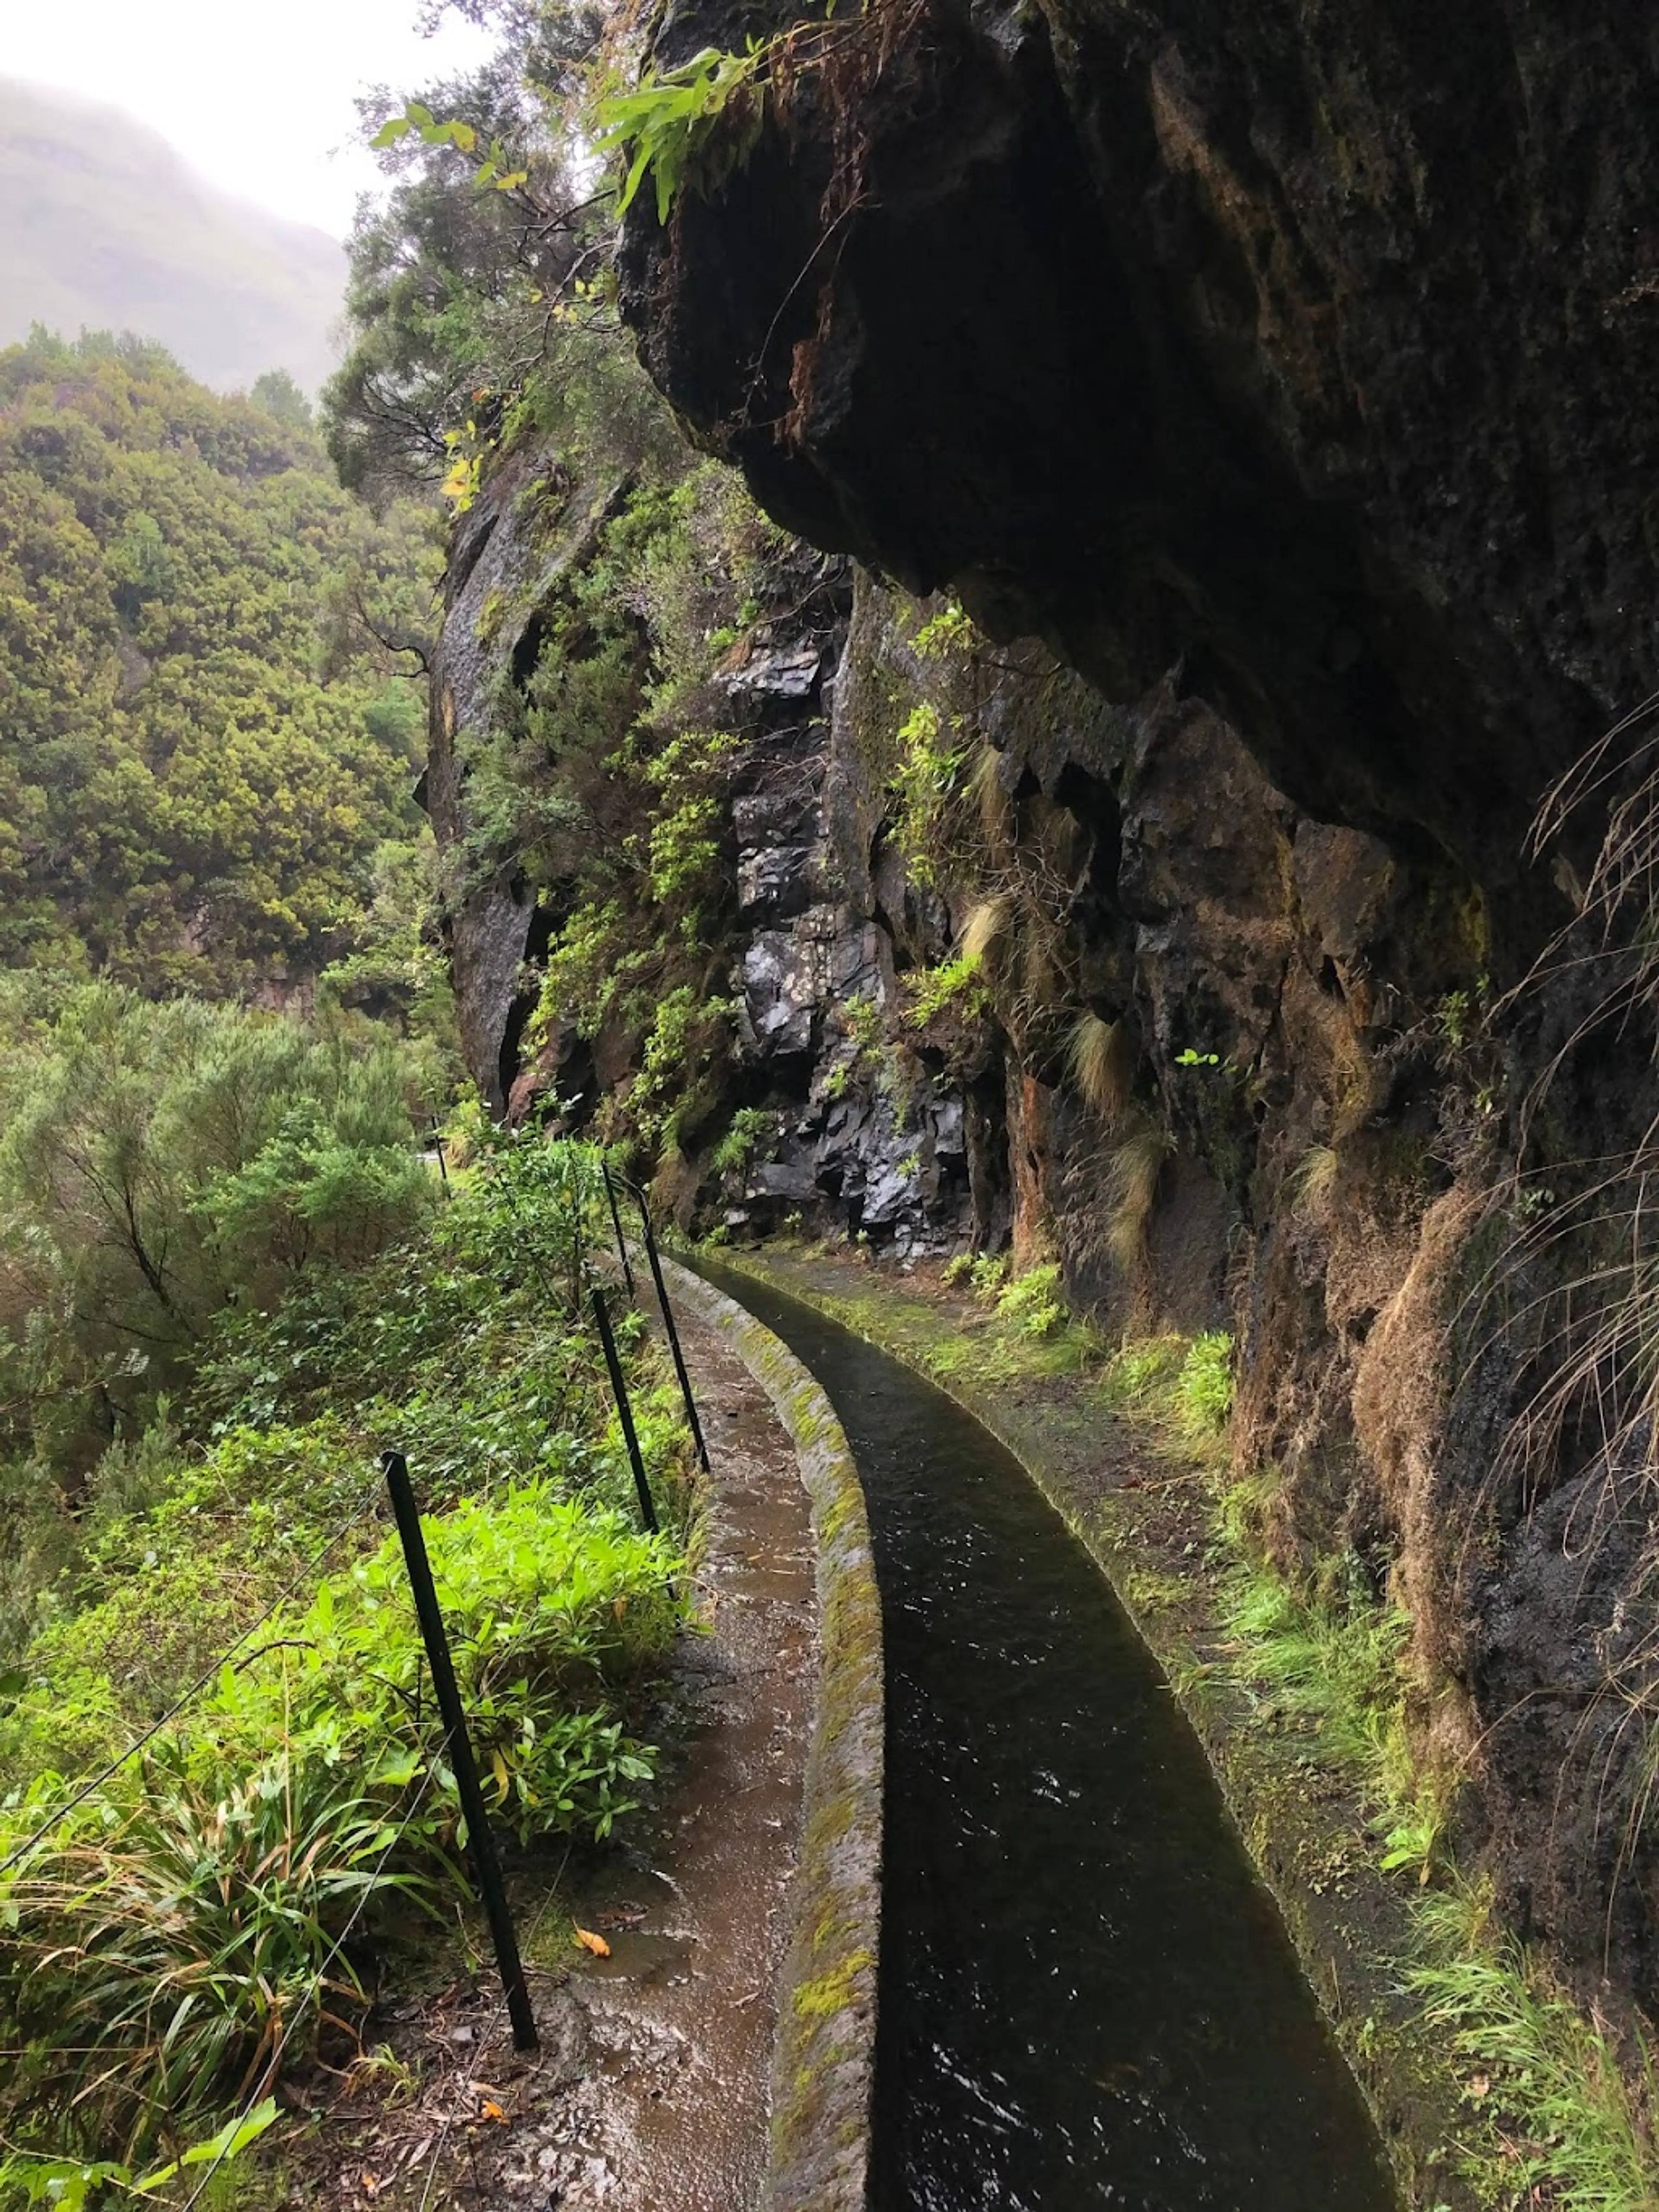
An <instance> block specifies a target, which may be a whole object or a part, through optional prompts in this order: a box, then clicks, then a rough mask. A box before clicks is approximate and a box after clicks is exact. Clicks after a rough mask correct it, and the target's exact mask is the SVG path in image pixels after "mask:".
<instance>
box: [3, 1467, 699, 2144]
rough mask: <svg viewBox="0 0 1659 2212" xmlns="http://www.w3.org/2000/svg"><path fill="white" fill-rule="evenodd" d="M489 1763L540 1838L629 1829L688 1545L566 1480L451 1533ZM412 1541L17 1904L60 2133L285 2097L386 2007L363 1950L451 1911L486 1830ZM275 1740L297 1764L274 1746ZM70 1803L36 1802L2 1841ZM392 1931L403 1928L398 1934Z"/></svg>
mask: <svg viewBox="0 0 1659 2212" xmlns="http://www.w3.org/2000/svg"><path fill="white" fill-rule="evenodd" d="M425 1527H426V1531H427V1537H428V1548H429V1551H430V1553H431V1558H432V1563H433V1571H434V1576H435V1580H436V1583H437V1586H438V1592H439V1599H440V1602H441V1606H442V1607H443V1611H444V1615H445V1620H446V1623H447V1626H448V1628H449V1631H450V1635H451V1639H452V1643H453V1649H454V1655H455V1667H456V1674H457V1679H458V1681H459V1686H460V1690H461V1695H462V1698H463V1700H464V1702H465V1705H466V1709H467V1711H468V1715H469V1720H470V1724H471V1732H472V1736H473V1743H474V1749H475V1752H476V1753H477V1759H478V1764H479V1768H480V1771H481V1773H482V1774H483V1777H484V1778H485V1783H486V1788H487V1790H489V1792H491V1793H492V1794H493V1798H494V1802H495V1808H496V1810H497V1811H498V1812H499V1813H500V1814H501V1817H502V1818H503V1819H504V1820H506V1821H507V1824H508V1825H509V1826H511V1827H512V1828H513V1832H515V1833H516V1834H517V1835H518V1836H519V1837H520V1840H523V1841H528V1840H530V1839H532V1838H534V1837H537V1836H542V1835H550V1834H558V1833H569V1832H582V1833H585V1834H587V1835H589V1836H592V1837H603V1836H605V1835H607V1834H608V1833H609V1832H610V1830H611V1824H612V1823H613V1821H614V1820H616V1819H617V1816H618V1815H619V1814H621V1813H623V1812H625V1811H627V1810H629V1808H631V1807H632V1806H633V1805H634V1804H635V1802H637V1799H636V1795H635V1793H636V1791H637V1789H638V1786H639V1784H641V1782H643V1781H645V1780H647V1779H648V1778H649V1777H650V1775H651V1773H652V1771H653V1757H654V1754H653V1752H652V1750H651V1748H650V1747H648V1746H647V1745H644V1744H641V1743H639V1742H637V1741H635V1739H634V1738H633V1737H632V1735H630V1734H629V1732H628V1728H627V1708H628V1701H629V1694H630V1692H631V1690H632V1687H633V1686H634V1685H635V1683H636V1682H637V1681H638V1680H639V1679H640V1677H641V1674H644V1673H645V1672H646V1671H647V1670H648V1669H649V1668H652V1667H653V1666H654V1665H656V1664H658V1663H659V1662H661V1661H662V1659H663V1658H664V1656H665V1654H666V1652H667V1650H669V1648H670V1646H671V1642H672V1639H673V1638H674V1635H675V1632H676V1630H677V1627H678V1622H679V1620H680V1617H681V1607H680V1603H679V1601H678V1597H677V1596H676V1595H675V1590H674V1579H675V1577H676V1575H677V1573H678V1571H679V1567H680V1564H681V1563H680V1560H679V1558H678V1553H676V1552H675V1550H674V1549H673V1547H671V1545H670V1544H669V1543H668V1542H667V1541H666V1540H665V1539H662V1538H659V1537H649V1536H644V1535H640V1534H635V1533H634V1531H633V1530H632V1529H630V1528H629V1527H628V1526H627V1525H626V1524H625V1523H624V1522H623V1520H622V1518H621V1516H618V1515H617V1514H614V1513H610V1512H605V1511H600V1512H594V1511H592V1510H590V1509H588V1508H586V1507H584V1506H580V1505H578V1504H574V1503H573V1502H571V1501H568V1500H564V1499H561V1498H558V1497H557V1496H556V1494H555V1493H554V1492H553V1491H552V1489H551V1486H549V1485H546V1484H537V1485H532V1486H527V1487H526V1488H523V1489H520V1490H517V1491H514V1492H511V1493H509V1494H508V1495H507V1497H506V1498H501V1499H498V1500H495V1501H491V1502H488V1503H478V1504H467V1505H465V1506H462V1507H459V1508H458V1509H457V1510H455V1511H454V1512H453V1513H451V1514H448V1515H445V1516H438V1517H435V1518H432V1519H430V1520H428V1522H426V1523H425ZM424 1667H425V1662H424V1656H423V1653H422V1646H421V1642H420V1637H419V1632H418V1630H417V1627H416V1620H415V1616H414V1610H413V1606H412V1602H411V1601H410V1595H409V1587H408V1578H407V1575H406V1573H405V1571H404V1565H403V1560H402V1555H401V1551H400V1549H399V1547H398V1543H397V1541H396V1539H395V1538H388V1539H387V1540H386V1542H385V1543H384V1544H383V1545H382V1546H381V1547H380V1549H379V1550H378V1551H377V1552H376V1553H374V1556H373V1557H372V1558H370V1559H365V1560H361V1561H359V1562H358V1563H357V1564H356V1565H354V1566H353V1567H352V1568H350V1569H349V1570H348V1571H346V1572H344V1573H343V1574H340V1575H337V1576H334V1577H331V1578H330V1579H329V1580H327V1581H325V1583H323V1584H322V1586H321V1588H320V1589H319V1592H318V1594H317V1596H316V1598H315V1600H314V1601H313V1603H312V1604H311V1606H310V1607H308V1608H307V1609H305V1610H303V1611H300V1612H294V1613H283V1612H279V1613H277V1614H276V1616H275V1617H274V1618H273V1620H271V1622H270V1625H269V1628H268V1631H267V1632H266V1637H265V1642H264V1645H263V1646H262V1647H261V1648H260V1650H258V1651H257V1652H256V1653H254V1654H252V1655H250V1658H249V1660H247V1661H245V1662H242V1663H240V1665H238V1666H234V1667H228V1668H226V1669H225V1670H224V1672H223V1674H222V1676H221V1678H220V1680H219V1683H218V1686H217V1687H216V1690H214V1691H213V1692H211V1693H210V1694H209V1695H208V1696H206V1697H205V1698H204V1699H203V1700H202V1701H201V1702H200V1704H199V1705H196V1706H193V1707H191V1709H190V1710H189V1711H188V1712H187V1713H186V1714H185V1716H184V1717H181V1718H180V1719H179V1721H178V1722H177V1723H174V1724H173V1726H172V1727H170V1728H169V1729H167V1730H166V1731H165V1732H164V1733H163V1734H162V1735H161V1736H160V1737H158V1738H157V1739H156V1741H155V1746H154V1747H153V1748H152V1750H151V1751H150V1752H149V1753H146V1754H145V1755H144V1757H143V1760H142V1763H141V1762H133V1763H131V1764H130V1765H128V1766H126V1767H125V1768H123V1769H122V1770H121V1771H119V1772H118V1774H117V1775H116V1776H115V1777H113V1778H112V1779H111V1780H110V1781H109V1782H108V1783H107V1784H105V1785H103V1787H102V1788H101V1789H100V1790H99V1791H98V1792H97V1794H96V1795H95V1796H94V1797H93V1798H92V1799H91V1800H90V1801H89V1802H88V1803H87V1804H86V1805H85V1806H84V1807H82V1808H81V1809H80V1810H79V1811H78V1812H77V1813H76V1814H75V1816H74V1818H73V1821H72V1824H71V1825H70V1827H69V1828H68V1829H67V1830H66V1831H59V1832H58V1834H57V1835H56V1836H54V1837H52V1838H47V1839H46V1841H45V1842H44V1843H43V1844H41V1845H40V1846H39V1847H37V1849H36V1850H34V1851H33V1852H32V1853H30V1854H29V1855H28V1856H27V1857H25V1859H24V1860H23V1862H22V1863H21V1865H20V1867H19V1868H18V1869H16V1870H15V1871H14V1873H12V1874H11V1875H9V1876H7V1877H6V1878H5V1880H4V1882H3V1886H0V1923H3V1934H0V2023H3V2026H4V2028H5V2030H6V2033H7V2039H8V2040H9V2042H12V2043H13V2044H14V2045H19V2046H24V2047H26V2050H27V2057H26V2060H25V2063H24V2064H23V2066H22V2067H21V2069H19V2072H18V2075H17V2079H16V2081H15V2090H9V2091H8V2092H7V2096H8V2099H9V2100H10V2099H12V2098H14V2097H15V2099H17V2100H21V2104H20V2105H19V2106H18V2109H19V2110H22V2111H27V2112H31V2113H32V2114H33V2116H34V2118H35V2119H36V2120H37V2121H40V2120H42V2119H44V2118H46V2116H47V2115H48V2114H53V2115H55V2117H56V2118H58V2121H59V2123H60V2124H62V2123H63V2122H64V2121H65V2120H67V2119H68V2118H70V2111H71V2108H72V2111H73V2113H74V2114H75V2115H76V2116H78V2118H81V2119H82V2120H87V2121H92V2120H95V2121H96V2123H97V2125H98V2127H99V2130H100V2139H99V2147H100V2148H109V2147H110V2145H111V2144H112V2143H113V2144H114V2145H115V2147H117V2148H118V2149H119V2151H120V2153H121V2154H122V2155H123V2156H124V2157H128V2158H131V2157H132V2156H134V2155H136V2154H137V2153H139V2152H140V2151H142V2150H145V2149H148V2148H149V2146H150V2145H151V2143H152V2142H154V2140H155V2132H156V2129H157V2127H158V2124H159V2122H158V2118H157V2115H167V2116H168V2118H169V2121H170V2122H171V2121H173V2120H178V2119H181V2118H184V2117H185V2116H186V2115H190V2114H192V2113H197V2112H201V2111H203V2110H204V2109H206V2108H207V2107H208V2106H210V2104H211V2102H212V2100H213V2098H214V2096H215V2094H216V2092H221V2091H222V2090H224V2089H225V2088H226V2087H238V2091H239V2093H246V2087H247V2086H248V2085H249V2084H250V2083H253V2082H258V2081H264V2079H265V2078H267V2076H268V2075H269V2073H270V2069H272V2067H273V2066H274V2064H275V2063H276V2057H277V2056H278V2054H279V2051H281V2050H282V2048H283V2046H284V2045H286V2047H287V2048H288V2049H289V2051H291V2052H295V2053H299V2052H302V2051H307V2050H308V2049H310V2048H312V2047H313V2045H314V2040H315V2038H316V2035H317V2034H318V2033H319V2031H321V2030H322V2029H324V2028H325V2027H327V2026H328V2024H329V2023H330V2021H335V2022H336V2023H338V2022H339V2021H340V2020H341V2019H342V2017H343V2014H345V2013H349V2010H350V2008H351V2007H352V2004H353V2003H354V2002H355V2001H357V2000H360V1999H361V1997H362V1986H361V1984H360V1982H359V1980H358V1978H357V1975H356V1971H355V1969H354V1968H353V1966H351V1964H350V1962H349V1958H347V1957H344V1956H343V1955H341V1954H339V1952H338V1951H337V1945H338V1943H339V1942H340V1939H341V1938H342V1936H343V1934H344V1933H345V1932H346V1931H347V1929H349V1927H350V1926H352V1925H353V1924H354V1923H357V1922H358V1921H359V1920H360V1918H362V1915H363V1914H364V1912H365V1911H366V1910H367V1911H368V1912H370V1913H372V1914H374V1915H376V1916H383V1911H384V1907H385V1906H386V1904H387V1903H388V1901H390V1900H391V1899H393V1898H397V1899H403V1900H405V1901H414V1902H416V1903H419V1904H423V1905H427V1906H428V1907H431V1908H432V1909H434V1910H435V1909H437V1902H438V1898H439V1891H438V1888H437V1886H436V1885H437V1883H438V1881H439V1879H440V1877H442V1878H444V1880H445V1881H446V1882H447V1883H450V1884H453V1881H454V1880H455V1879H457V1869H456V1865H455V1861H454V1856H453V1855H454V1851H455V1850H456V1847H457V1846H458V1845H459V1844H460V1843H461V1842H463V1841H464V1840H465V1838H464V1834H463V1832H462V1827H461V1820H460V1812H459V1800H458V1797H457V1794H456V1790H455V1785H454V1779H453V1774H452V1772H451V1771H450V1769H449V1767H448V1765H447V1761H446V1760H445V1759H443V1758H442V1757H441V1755H440V1754H439V1753H438V1751H437V1735H436V1723H435V1716H434V1713H433V1710H432V1705H431V1699H430V1692H429V1690H428V1688H427V1687H426V1686H425V1682H424ZM272 1746H278V1747H280V1748H278V1749H276V1750H275V1751H273V1750H272V1749H271V1747H272ZM59 1787H60V1785H58V1784H57V1783H56V1779H55V1778H53V1777H51V1776H46V1777H43V1778H40V1779H39V1780H37V1782H36V1783H35V1784H34V1785H33V1787H32V1788H31V1789H30V1790H27V1792H25V1793H22V1794H21V1796H20V1797H19V1799H18V1801H17V1802H16V1803H15V1805H14V1807H13V1808H12V1811H11V1814H10V1816H9V1820H7V1821H6V1822H4V1823H0V1850H5V1849H8V1848H9V1844H8V1839H7V1830H8V1828H9V1830H10V1833H11V1835H12V1836H14V1837H15V1835H16V1834H17V1833H19V1832H28V1829H29V1826H30V1824H33V1823H35V1822H38V1821H39V1820H40V1818H41V1817H42V1816H43V1814H45V1813H46V1811H47V1810H48V1809H49V1808H50V1806H51V1803H52V1799H53V1796H54V1795H55V1794H56V1792H57V1790H58V1788H59ZM367 1924H368V1929H370V1930H371V1931H372V1929H373V1928H374V1925H375V1921H374V1919H370V1920H369V1921H368V1923H367Z"/></svg>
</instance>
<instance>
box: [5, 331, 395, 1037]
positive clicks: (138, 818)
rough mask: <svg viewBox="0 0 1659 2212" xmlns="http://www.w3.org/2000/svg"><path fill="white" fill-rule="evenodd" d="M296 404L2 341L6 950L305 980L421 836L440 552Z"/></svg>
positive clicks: (347, 936) (209, 979)
mask: <svg viewBox="0 0 1659 2212" xmlns="http://www.w3.org/2000/svg"><path fill="white" fill-rule="evenodd" d="M296 402H297V395H296V394H295V392H294V390H293V387H292V386H291V384H290V383H289V382H288V380H284V379H279V378H272V379H269V380H264V381H263V382H262V384H261V386H259V387H258V400H257V401H256V400H248V399H240V398H234V399H221V398H216V397H215V396H214V395H213V394H211V393H210V392H206V391H204V389H203V388H202V387H201V386H198V385H196V384H192V383H191V380H189V379H188V378H187V377H186V376H185V375H184V374H183V373H182V371H180V370H179V368H177V367H176V366H175V365H174V364H173V362H172V361H171V360H170V359H169V358H168V357H167V356H166V355H165V354H163V353H161V352H160V351H159V350H158V349H155V348H150V347H145V346H140V345H137V344H136V343H130V342H125V341H124V342H121V343H116V342H112V341H111V340H109V339H106V338H96V337H94V338H82V340H80V341H78V342H77V343H75V344H73V345H67V344H64V343H60V342H59V341H58V340H56V339H52V338H49V337H46V336H45V335H44V334H43V333H40V332H37V333H36V334H35V336H34V337H32V338H31V339H30V341H29V342H28V343H27V344H26V345H22V346H18V347H15V348H13V349H11V350H10V351H9V352H7V353H4V354H0V962H3V963H5V964H7V965H9V966H18V965H22V964H29V965H34V966H40V967H45V968H50V969H55V970H58V971H60V972H66V973H68V974H70V975H73V974H76V973H87V972H95V973H103V974H107V975H113V976H115V977H118V978H120V979H122V980H124V981H131V982H134V983H137V984H138V985H139V986H141V987H143V988H144V989H146V990H150V991H158V990H173V989H178V988H181V987H188V988H193V989H197V990H201V991H204V992H208V993H210V994H212V993H223V992H237V991H242V990H246V989H247V988H249V987H252V985H254V984H256V983H258V982H260V981H264V980H266V979H269V978H272V977H280V976H283V975H289V976H293V975H301V974H304V973H306V972H307V971H314V970H316V969H319V968H320V967H322V966H323V965H324V963H325V961H326V960H328V959H329V958H330V957H333V956H335V955H337V954H341V953H344V952H348V951H350V950H352V949H353V946H354V944H355V941H356V933H357V931H358V930H359V928H360V927H361V924H362V918H363V915H364V913H365V909H366V908H367V907H368V904H369V902H370V900H371V898H372V896H373V884H372V868H373V864H374V855H375V854H376V851H377V849H378V848H380V845H381V844H382V843H383V842H385V841H386V839H387V838H388V837H391V838H402V839H404V840H405V841H406V840H409V839H410V838H412V837H413V836H415V835H416V831H417V829H418V828H419V826H420V817H419V816H418V814H417V813H416V811H415V809H414V806H413V803H412V800H411V798H410V791H411V787H412V783H413V775H414V763H415V760H416V756H417V753H418V751H419V750H420V738H421V732H422V704H421V700H420V697H419V695H418V692H417V690H416V687H415V685H413V684H411V683H410V681H409V678H410V674H411V673H414V674H416V675H418V672H419V659H418V653H410V652H408V651H404V650H401V649H400V647H402V646H403V644H404V642H405V641H406V640H412V641H415V642H416V643H417V644H418V639H419V635H420V632H421V628H422V623H424V622H425V621H426V620H427V619H428V615H429V597H430V585H431V578H432V572H433V568H434V567H435V558H436V555H435V548H434V547H432V546H431V545H430V544H429V543H428V529H427V526H426V524H425V523H424V522H422V520H420V519H419V518H418V517H416V516H415V515H414V514H413V513H399V514H398V515H397V516H395V517H393V518H392V519H391V520H388V521H387V522H386V523H385V524H382V525H377V524H375V523H374V522H373V521H372V520H370V519H369V518H368V516H367V515H366V514H365V513H362V511H361V510H359V509H356V508H354V507H353V506H352V504H351V502H350V501H349V500H347V499H346V498H345V497H344V495H343V494H342V493H341V492H340V491H339V490H338V489H337V488H335V487H334V486H333V485H332V484H331V483H330V482H329V481H328V479H327V477H326V475H325V461H324V459H323V455H322V453H321V450H320V448H319V446H318V445H317V443H316V441H315V440H314V438H313V435H312V433H311V431H310V429H309V428H308V426H307V422H306V420H305V414H306V410H305V409H304V407H303V404H296ZM377 633H378V635H377ZM382 640H384V641H385V642H383V641H382Z"/></svg>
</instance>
